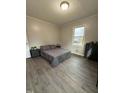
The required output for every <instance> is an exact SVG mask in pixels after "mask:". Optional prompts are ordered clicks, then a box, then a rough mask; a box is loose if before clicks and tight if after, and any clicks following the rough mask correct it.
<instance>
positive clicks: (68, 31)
mask: <svg viewBox="0 0 124 93" xmlns="http://www.w3.org/2000/svg"><path fill="white" fill-rule="evenodd" d="M80 25H82V26H84V27H85V28H86V31H85V42H90V41H98V16H97V14H95V15H92V16H89V17H85V18H82V19H79V20H76V21H72V22H70V23H67V24H64V25H63V26H61V43H62V47H64V48H67V49H69V50H71V48H72V34H73V28H74V27H75V26H80Z"/></svg>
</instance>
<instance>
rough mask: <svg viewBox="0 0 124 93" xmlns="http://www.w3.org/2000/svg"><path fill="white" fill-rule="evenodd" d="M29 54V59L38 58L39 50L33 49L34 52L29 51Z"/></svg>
mask: <svg viewBox="0 0 124 93" xmlns="http://www.w3.org/2000/svg"><path fill="white" fill-rule="evenodd" d="M30 53H31V57H32V58H34V57H39V56H40V49H34V50H30Z"/></svg>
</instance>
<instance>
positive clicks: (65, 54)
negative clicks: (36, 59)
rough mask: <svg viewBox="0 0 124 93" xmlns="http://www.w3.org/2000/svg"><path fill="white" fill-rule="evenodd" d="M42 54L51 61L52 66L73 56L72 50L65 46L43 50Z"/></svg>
mask: <svg viewBox="0 0 124 93" xmlns="http://www.w3.org/2000/svg"><path fill="white" fill-rule="evenodd" d="M41 56H43V57H44V58H45V59H47V60H48V61H49V63H50V64H51V65H52V66H56V65H58V64H60V63H61V62H63V61H65V60H66V59H68V58H70V57H71V52H70V51H69V50H67V49H63V48H55V49H50V50H43V51H42V52H41Z"/></svg>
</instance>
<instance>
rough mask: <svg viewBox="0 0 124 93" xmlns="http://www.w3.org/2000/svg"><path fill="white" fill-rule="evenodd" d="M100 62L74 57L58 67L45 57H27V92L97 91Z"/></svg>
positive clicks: (79, 92) (78, 92) (95, 92)
mask: <svg viewBox="0 0 124 93" xmlns="http://www.w3.org/2000/svg"><path fill="white" fill-rule="evenodd" d="M97 68H98V63H97V62H94V61H90V60H87V59H85V58H83V57H79V56H76V55H72V57H71V58H70V59H68V60H66V61H64V62H63V63H61V64H59V65H58V66H57V67H54V68H53V67H51V66H50V64H49V63H48V62H47V61H46V60H45V59H43V58H41V57H38V58H30V59H26V91H27V93H97V92H98V89H97V88H96V82H97V74H98V70H97Z"/></svg>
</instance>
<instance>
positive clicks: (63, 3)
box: [60, 1, 69, 10]
mask: <svg viewBox="0 0 124 93" xmlns="http://www.w3.org/2000/svg"><path fill="white" fill-rule="evenodd" d="M60 7H61V9H62V10H67V9H68V8H69V3H68V2H67V1H63V2H61V4H60Z"/></svg>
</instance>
